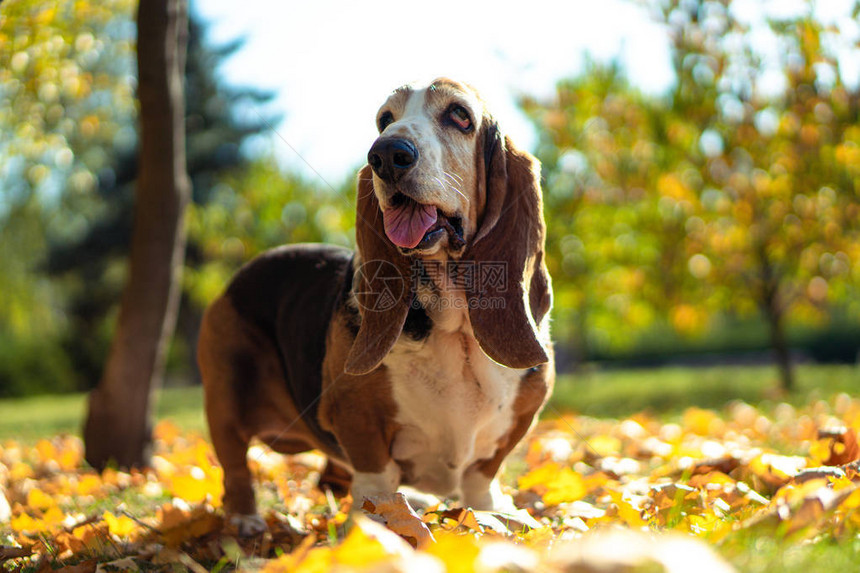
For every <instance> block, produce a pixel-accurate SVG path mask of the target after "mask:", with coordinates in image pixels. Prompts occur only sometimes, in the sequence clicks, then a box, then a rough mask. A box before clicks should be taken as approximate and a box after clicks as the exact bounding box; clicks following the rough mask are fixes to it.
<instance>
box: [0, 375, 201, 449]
mask: <svg viewBox="0 0 860 573" xmlns="http://www.w3.org/2000/svg"><path fill="white" fill-rule="evenodd" d="M86 403H87V397H86V394H61V395H51V396H33V397H30V398H15V399H6V400H0V441H2V440H8V439H14V440H19V441H23V442H32V441H35V440H38V439H39V438H44V437H48V436H53V435H56V434H73V435H78V436H80V435H81V429H82V427H83V421H84V416H85V414H86ZM156 415H157V417H158V419H165V418H169V419H170V420H172V421H174V422H175V423H176V424H177V425H179V426H180V427H181V428H183V429H185V430H193V431H199V432H205V431H206V423H205V419H204V416H203V389H202V388H201V387H199V386H197V387H187V388H166V389H163V390H161V391H159V392H158V396H157V407H156Z"/></svg>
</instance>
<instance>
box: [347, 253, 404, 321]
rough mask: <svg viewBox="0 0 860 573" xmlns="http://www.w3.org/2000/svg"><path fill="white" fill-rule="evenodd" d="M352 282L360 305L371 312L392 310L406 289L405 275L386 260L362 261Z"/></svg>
mask: <svg viewBox="0 0 860 573" xmlns="http://www.w3.org/2000/svg"><path fill="white" fill-rule="evenodd" d="M362 277H363V278H364V280H361V279H362ZM352 284H353V289H354V292H355V296H356V300H358V304H359V306H361V307H362V308H363V309H364V310H369V311H371V312H385V311H386V310H391V309H392V308H393V307H394V305H396V304H397V301H399V300H400V299H402V298H403V294H404V291H405V290H406V281H404V280H403V275H401V274H400V271H399V270H398V268H397V267H396V266H395V265H393V264H392V263H390V262H389V261H385V260H374V261H368V262H366V263H362V265H361V266H360V267H358V268H357V269H356V271H355V276H354V279H353V283H352Z"/></svg>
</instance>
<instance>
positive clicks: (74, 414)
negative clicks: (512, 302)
mask: <svg viewBox="0 0 860 573" xmlns="http://www.w3.org/2000/svg"><path fill="white" fill-rule="evenodd" d="M796 376H797V389H796V390H795V391H793V392H792V393H791V394H788V395H786V396H780V395H779V393H778V391H777V389H778V382H777V376H776V371H775V369H773V368H772V367H770V366H718V367H709V368H682V367H673V368H654V369H641V370H597V369H589V370H585V371H583V372H580V373H576V374H563V375H560V376H559V378H558V380H557V381H556V386H555V390H554V392H553V396H552V399H551V400H550V407H549V408H548V409H547V414H548V415H550V416H552V415H554V414H555V413H557V412H576V413H579V414H584V415H587V416H593V417H624V416H629V415H630V414H632V413H635V412H639V411H642V410H649V411H652V412H654V413H655V414H658V415H672V414H676V413H678V412H680V411H681V410H683V409H684V408H686V407H688V406H699V407H702V408H718V409H719V408H721V407H723V406H724V405H725V404H726V403H728V402H730V401H732V400H743V401H745V402H749V403H751V404H761V403H762V402H767V401H770V400H774V399H775V398H779V399H780V400H785V401H787V402H789V403H792V404H795V405H799V404H802V403H804V402H808V401H810V400H814V399H817V398H826V397H827V396H831V395H833V394H837V393H839V392H847V393H849V394H851V393H855V394H856V393H858V392H860V369H858V368H857V367H856V366H844V365H842V366H821V365H801V366H799V367H798V368H797V372H796ZM85 412H86V395H85V394H64V395H57V396H35V397H31V398H17V399H7V400H0V440H5V439H17V440H23V441H33V440H36V439H38V438H41V437H45V436H51V435H54V434H58V433H68V434H75V435H80V433H81V425H82V423H83V419H84V415H85ZM157 416H158V418H159V419H164V418H169V419H170V420H172V421H173V422H175V423H176V424H177V425H178V426H179V427H181V428H183V429H185V430H193V431H198V432H205V431H206V423H205V419H204V416H203V390H202V388H200V387H199V386H198V387H182V388H166V389H163V390H161V391H160V392H159V393H158V402H157Z"/></svg>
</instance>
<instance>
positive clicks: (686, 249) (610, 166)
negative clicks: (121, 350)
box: [0, 0, 860, 397]
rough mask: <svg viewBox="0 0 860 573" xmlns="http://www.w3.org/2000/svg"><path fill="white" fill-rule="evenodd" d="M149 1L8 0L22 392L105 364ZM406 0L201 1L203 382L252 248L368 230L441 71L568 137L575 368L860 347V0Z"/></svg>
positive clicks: (555, 243) (1, 84)
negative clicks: (389, 136) (512, 4)
mask: <svg viewBox="0 0 860 573" xmlns="http://www.w3.org/2000/svg"><path fill="white" fill-rule="evenodd" d="M304 4H313V6H309V5H308V6H305V5H304ZM135 8H136V3H134V2H132V1H131V0H100V1H99V2H95V1H92V0H78V1H74V2H71V1H69V2H61V3H45V2H40V1H36V0H6V1H5V2H3V3H2V5H0V397H11V396H22V395H29V394H37V393H57V392H73V391H82V390H88V389H90V388H92V387H93V386H95V384H96V383H97V382H98V380H99V377H100V373H101V369H102V366H103V364H104V361H105V357H106V354H107V351H108V348H109V344H110V339H111V335H112V329H113V328H114V323H115V319H116V310H117V307H118V303H119V298H120V294H121V289H122V285H123V282H124V280H125V270H126V259H127V255H128V248H129V239H130V234H131V221H132V216H131V215H132V207H133V205H132V198H133V190H134V184H135V180H136V176H137V167H136V160H137V157H136V153H137V149H136V146H137V124H136V102H135V99H134V96H135V55H134V48H135V24H134V17H135V14H134V12H135ZM404 10H405V8H403V3H402V2H401V3H395V2H379V3H361V4H360V3H349V2H334V1H321V2H316V3H302V5H301V6H296V5H294V3H274V2H271V3H270V2H263V1H262V0H246V1H244V2H241V3H235V2H227V1H226V0H196V1H193V2H192V3H191V25H190V31H189V33H190V35H189V44H188V57H187V67H186V70H185V74H186V75H185V88H186V94H185V95H186V106H187V110H186V122H185V126H186V133H187V145H188V172H189V174H190V176H191V179H192V184H193V206H192V207H191V209H190V213H189V220H188V225H189V233H190V234H189V242H188V247H187V256H186V262H185V265H186V268H185V271H184V276H183V281H184V289H183V296H182V305H181V311H180V318H179V323H178V326H177V332H176V335H175V337H174V339H173V343H172V345H171V351H170V360H169V365H168V377H167V383H168V385H191V384H194V383H196V381H197V373H196V365H195V362H194V358H193V356H194V347H195V341H196V336H197V328H198V324H199V319H200V316H201V313H202V309H203V308H204V307H205V305H206V304H207V303H208V302H209V301H210V300H212V299H213V298H214V297H215V296H217V295H218V294H219V293H220V292H221V290H222V289H223V288H224V286H225V285H226V283H227V281H228V280H229V278H230V276H231V275H232V274H233V273H234V272H235V271H236V269H237V268H238V267H239V266H240V265H241V264H243V263H244V262H246V261H247V260H249V259H250V258H251V257H253V256H254V255H255V254H257V253H259V252H260V251H262V250H264V249H266V248H269V247H272V246H275V245H279V244H283V243H291V242H300V241H325V242H330V243H337V244H343V245H351V244H352V242H353V223H354V213H353V205H354V185H353V179H354V176H355V173H356V171H357V169H358V168H359V167H360V166H361V165H362V163H363V158H364V156H365V154H366V150H367V149H368V148H369V146H370V144H371V143H372V141H373V138H374V136H375V130H374V116H375V112H376V109H377V106H378V105H380V104H381V102H382V101H384V99H385V97H386V95H387V93H388V92H389V91H391V90H392V89H394V88H395V87H397V86H398V85H401V84H403V83H406V82H410V81H413V80H419V81H420V80H422V79H430V78H433V77H436V76H442V75H445V76H451V77H455V78H457V79H462V80H465V81H467V82H470V83H472V84H474V85H475V86H476V87H477V88H478V89H479V90H480V91H481V92H482V93H483V94H484V95H485V96H486V97H487V99H488V100H489V101H490V107H491V109H493V110H494V111H496V113H497V115H498V116H499V118H500V120H501V123H502V125H503V127H504V128H505V129H506V130H507V131H508V132H509V133H510V134H511V135H512V137H513V138H514V139H515V140H516V141H518V142H520V144H521V145H522V146H524V147H526V148H528V149H530V150H531V151H532V152H533V153H535V155H537V156H538V158H539V159H540V160H541V161H542V163H543V178H544V197H545V208H546V211H545V215H546V218H547V223H548V229H549V237H548V254H547V260H548V264H549V265H550V271H551V273H552V276H553V280H554V288H555V297H556V298H555V301H556V302H555V309H554V323H553V325H554V326H553V328H554V338H555V340H556V344H557V353H558V356H559V368H560V369H561V370H563V371H565V372H573V371H577V370H578V371H579V372H589V371H592V370H594V369H595V368H597V369H606V368H622V367H633V366H635V367H650V366H659V365H667V364H668V365H673V364H674V365H685V366H696V367H698V366H704V365H713V364H774V365H776V368H774V370H773V372H774V374H773V380H774V384H776V385H777V386H782V387H787V386H789V385H790V384H791V382H792V380H793V372H794V371H793V365H794V364H797V363H809V364H813V363H841V364H855V363H856V361H857V359H858V349H860V121H858V119H860V26H858V15H860V2H858V1H856V0H829V1H823V0H822V1H819V2H804V1H799V0H798V1H784V0H779V1H776V0H774V1H770V2H757V1H752V0H745V1H740V0H737V1H731V0H722V1H702V0H653V1H640V2H637V1H633V0H629V1H623V0H612V1H606V2H584V1H571V2H566V3H564V4H563V6H562V5H561V3H558V2H549V1H545V0H532V1H530V2H529V3H528V9H527V11H524V10H522V8H520V9H517V10H506V9H503V8H501V6H500V4H499V3H498V2H495V3H489V2H477V3H469V4H467V3H463V2H456V3H455V2H450V1H440V2H434V3H433V4H432V6H431V5H425V6H423V7H419V8H413V9H412V11H411V12H410V13H409V14H406V13H404ZM854 372H855V373H856V374H857V375H856V377H854V378H853V380H855V381H860V373H857V371H856V370H854Z"/></svg>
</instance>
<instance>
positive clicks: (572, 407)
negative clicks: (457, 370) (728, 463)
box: [550, 365, 860, 417]
mask: <svg viewBox="0 0 860 573" xmlns="http://www.w3.org/2000/svg"><path fill="white" fill-rule="evenodd" d="M795 375H796V385H797V388H796V389H795V390H794V391H792V392H791V393H788V394H784V395H783V393H781V392H780V390H779V382H778V378H777V373H776V370H775V369H774V368H773V367H771V366H716V367H708V368H682V367H671V368H655V369H643V370H586V371H583V372H582V373H578V374H565V375H562V376H559V378H558V380H557V381H556V386H555V390H554V391H553V396H552V399H551V400H550V405H551V408H550V409H551V410H553V409H554V410H556V411H559V412H576V413H578V414H584V415H587V416H594V417H623V416H628V415H630V414H631V413H635V412H639V411H642V410H649V411H651V412H653V413H655V414H658V415H672V414H676V413H678V412H680V411H681V410H683V409H684V408H687V407H688V406H699V407H701V408H716V409H719V408H722V407H723V406H725V405H726V404H727V403H729V402H731V401H734V400H742V401H744V402H748V403H750V404H756V405H765V404H766V403H767V402H770V401H773V400H777V399H778V400H780V401H786V402H788V403H790V404H793V405H800V404H803V403H807V402H809V401H812V400H816V399H818V398H826V397H828V396H832V395H834V394H837V393H840V392H847V393H849V394H857V393H858V392H860V368H858V367H856V366H846V365H839V366H830V365H828V366H823V365H801V366H798V367H797V369H796V373H795Z"/></svg>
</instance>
